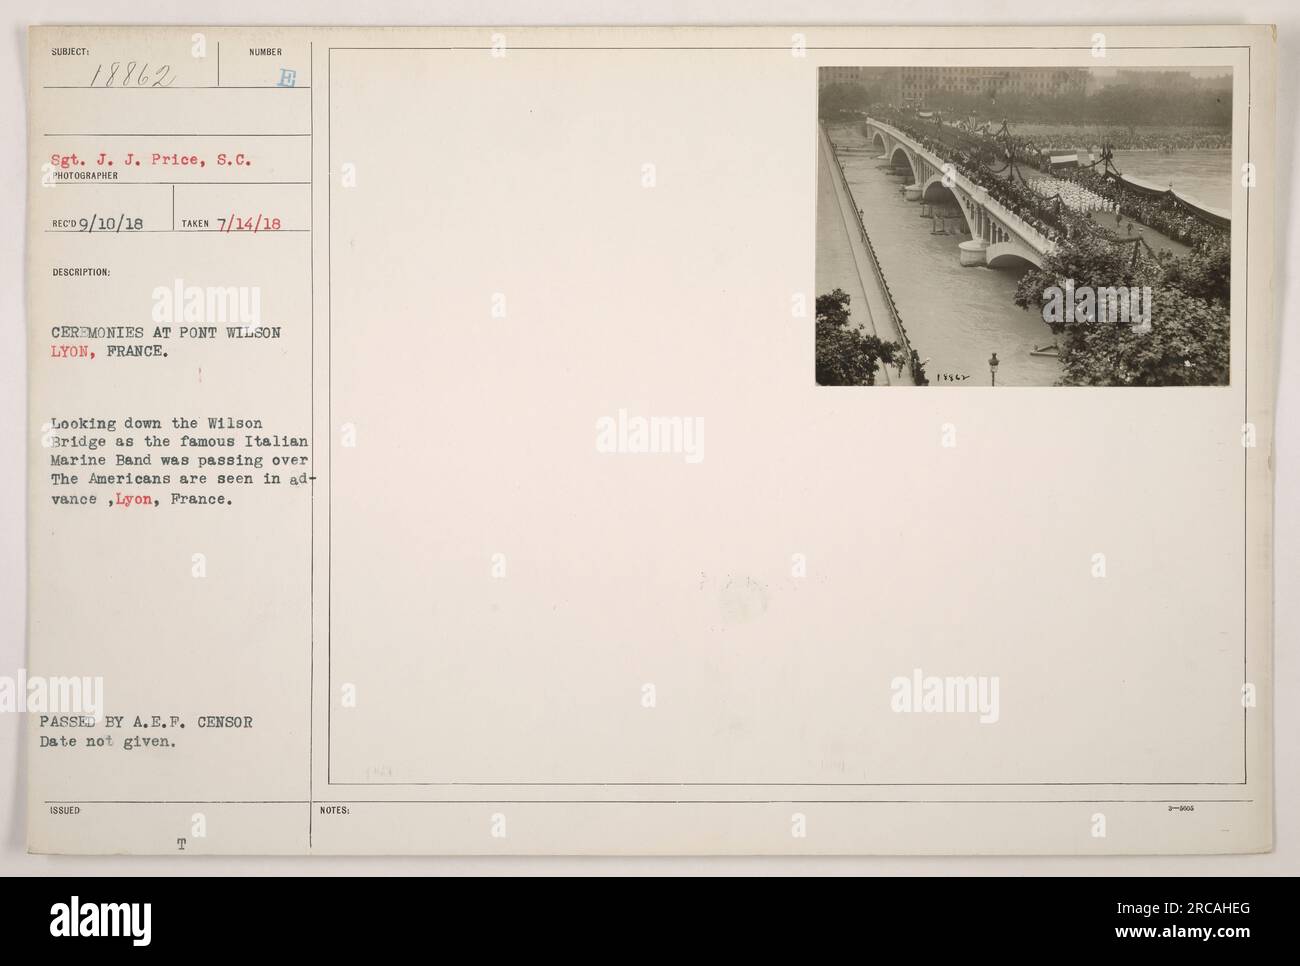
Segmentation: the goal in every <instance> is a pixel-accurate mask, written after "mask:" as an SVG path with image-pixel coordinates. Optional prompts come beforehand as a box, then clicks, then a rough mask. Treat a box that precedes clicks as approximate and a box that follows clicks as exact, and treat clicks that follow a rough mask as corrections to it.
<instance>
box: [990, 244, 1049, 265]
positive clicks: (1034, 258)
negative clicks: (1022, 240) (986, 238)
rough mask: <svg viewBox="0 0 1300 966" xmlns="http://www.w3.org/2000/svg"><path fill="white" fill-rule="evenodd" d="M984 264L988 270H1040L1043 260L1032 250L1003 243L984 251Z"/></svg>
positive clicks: (1023, 246)
mask: <svg viewBox="0 0 1300 966" xmlns="http://www.w3.org/2000/svg"><path fill="white" fill-rule="evenodd" d="M984 264H985V265H987V266H988V267H989V268H1042V267H1043V259H1042V257H1041V256H1039V254H1038V252H1036V251H1034V250H1033V249H1032V248H1029V247H1027V246H1025V245H1019V244H1016V243H1015V242H1014V241H1005V242H998V243H997V244H996V245H990V246H989V247H988V248H987V249H985V251H984Z"/></svg>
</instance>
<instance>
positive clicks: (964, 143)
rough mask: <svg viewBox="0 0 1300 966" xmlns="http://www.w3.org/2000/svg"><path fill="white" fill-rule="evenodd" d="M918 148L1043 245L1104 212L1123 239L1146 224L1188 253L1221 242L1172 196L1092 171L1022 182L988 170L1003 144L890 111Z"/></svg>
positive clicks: (1006, 169) (1007, 170) (1090, 226)
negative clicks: (1124, 225)
mask: <svg viewBox="0 0 1300 966" xmlns="http://www.w3.org/2000/svg"><path fill="white" fill-rule="evenodd" d="M882 119H883V120H886V122H887V123H889V124H892V125H893V126H895V127H897V128H898V129H899V130H901V131H903V132H904V133H905V134H907V136H908V137H910V138H912V139H913V140H915V141H917V142H918V143H919V144H921V145H922V146H923V147H925V148H927V149H928V150H930V151H933V152H934V153H935V154H937V155H939V156H940V157H942V158H944V159H945V160H947V161H948V162H950V163H951V164H952V165H953V167H954V168H955V169H956V170H957V171H958V172H959V173H960V174H962V175H963V176H964V177H966V178H967V179H969V180H970V181H972V182H974V183H975V184H976V185H978V186H980V187H982V188H984V189H986V190H987V191H988V193H989V195H990V197H992V198H994V199H995V200H997V201H998V202H1000V203H1001V204H1002V205H1003V207H1005V208H1007V209H1009V210H1010V211H1011V212H1012V213H1013V214H1015V215H1016V216H1017V217H1019V218H1020V219H1021V220H1022V221H1024V222H1025V223H1026V224H1028V225H1030V226H1031V227H1032V228H1034V229H1036V230H1037V231H1038V232H1040V233H1041V234H1042V235H1044V236H1045V237H1046V238H1047V239H1048V240H1049V241H1053V242H1056V241H1061V240H1064V239H1070V238H1073V237H1076V236H1077V234H1078V233H1080V232H1095V231H1099V230H1101V228H1100V226H1099V225H1098V223H1096V222H1095V221H1093V219H1092V218H1091V214H1092V213H1093V212H1104V213H1106V214H1113V215H1115V216H1116V224H1117V225H1118V224H1119V223H1120V218H1121V216H1122V217H1127V218H1128V219H1129V221H1130V224H1129V229H1130V231H1129V233H1128V234H1129V235H1130V236H1131V235H1132V234H1133V230H1134V229H1135V228H1136V229H1137V230H1138V231H1139V232H1140V226H1141V225H1146V226H1148V227H1150V228H1153V229H1155V230H1156V231H1158V232H1160V233H1161V234H1163V235H1165V236H1167V237H1169V238H1173V239H1175V240H1176V241H1179V242H1182V243H1183V244H1185V245H1189V246H1191V247H1193V248H1196V247H1200V246H1202V245H1205V244H1210V243H1217V242H1219V241H1221V240H1222V239H1223V238H1224V237H1225V235H1226V230H1225V229H1223V228H1220V227H1219V226H1217V225H1214V224H1212V223H1210V222H1208V221H1206V220H1205V219H1203V218H1201V217H1199V216H1198V215H1196V214H1195V213H1193V212H1192V211H1190V210H1188V208H1187V207H1186V206H1184V205H1183V204H1182V203H1181V202H1179V201H1178V199H1176V198H1174V197H1173V196H1172V195H1169V194H1164V195H1152V194H1145V193H1140V192H1138V191H1136V190H1134V189H1133V188H1131V187H1128V186H1125V184H1124V183H1123V182H1122V181H1120V180H1118V179H1116V178H1114V177H1110V176H1106V175H1103V174H1100V173H1098V172H1097V170H1096V169H1095V168H1089V167H1081V168H1075V169H1072V170H1071V171H1070V173H1069V174H1068V175H1066V176H1065V177H1048V178H1033V179H1030V180H1028V181H1026V180H1024V179H1023V178H1021V179H1020V180H1019V181H1018V180H1017V179H1016V178H1015V177H1013V170H1012V168H1011V166H1010V165H1009V164H1006V163H1004V164H1003V166H1002V167H1001V168H998V169H996V173H995V171H994V170H992V169H990V168H989V166H988V162H989V159H990V157H991V156H993V157H996V155H997V152H999V151H1000V152H1001V154H1002V156H1003V157H1004V158H1005V154H1006V153H1007V148H1006V146H1005V145H1001V144H998V145H996V151H995V150H994V148H995V146H994V145H992V144H991V143H990V142H989V140H988V139H981V141H980V142H979V143H976V142H975V141H973V140H972V138H973V137H975V136H973V135H971V134H969V133H966V132H962V133H961V134H960V135H957V136H954V134H955V132H954V131H953V130H952V129H951V128H948V127H946V126H943V125H937V124H933V123H927V122H924V121H918V120H916V119H915V118H913V117H910V116H909V115H907V114H904V113H902V112H897V111H894V112H890V113H889V116H888V117H887V118H882ZM1023 144H1024V142H1012V146H1011V153H1012V155H1013V157H1014V158H1015V159H1016V160H1017V161H1024V160H1028V159H1029V157H1030V155H1029V153H1028V152H1024V156H1023V157H1021V153H1022V149H1023Z"/></svg>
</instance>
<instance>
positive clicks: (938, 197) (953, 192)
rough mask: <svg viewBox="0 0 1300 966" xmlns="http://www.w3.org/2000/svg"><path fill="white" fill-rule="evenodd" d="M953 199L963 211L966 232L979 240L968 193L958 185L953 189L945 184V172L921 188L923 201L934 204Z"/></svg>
mask: <svg viewBox="0 0 1300 966" xmlns="http://www.w3.org/2000/svg"><path fill="white" fill-rule="evenodd" d="M948 198H951V199H952V200H953V201H954V202H956V204H957V207H958V208H960V209H961V216H962V218H963V219H964V220H965V222H966V232H967V234H969V235H970V236H971V238H979V232H978V231H976V229H975V225H974V223H973V222H972V221H971V200H970V197H969V196H968V195H967V194H966V192H964V191H962V190H961V189H960V188H958V187H957V186H956V185H953V186H952V187H951V188H950V187H948V186H947V185H946V184H944V183H943V172H942V171H936V172H935V173H934V174H932V175H931V176H930V178H929V180H928V181H926V182H925V184H924V185H923V186H922V188H921V200H922V201H928V202H930V203H931V204H933V203H934V202H936V201H947V200H948Z"/></svg>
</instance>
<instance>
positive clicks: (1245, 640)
mask: <svg viewBox="0 0 1300 966" xmlns="http://www.w3.org/2000/svg"><path fill="white" fill-rule="evenodd" d="M491 49H492V47H490V46H487V47H484V46H436V47H419V46H416V47H405V46H398V47H379V46H374V47H372V46H340V47H329V48H328V55H327V56H328V60H327V67H326V111H327V138H328V142H329V146H328V151H329V161H330V163H329V171H330V184H329V188H328V195H327V209H326V211H327V216H326V248H327V259H326V266H327V271H326V293H327V315H328V318H329V323H328V324H329V328H328V330H327V339H326V343H327V351H326V365H327V367H328V368H327V379H326V386H327V389H326V392H327V397H326V404H327V411H328V416H329V419H330V425H331V437H330V446H329V450H328V462H327V473H328V475H329V480H330V488H329V497H328V510H327V524H326V545H327V558H326V572H327V578H326V589H327V602H326V614H327V618H326V663H327V679H328V686H329V695H328V696H327V697H328V702H327V705H326V707H327V711H326V715H327V724H326V749H325V754H326V768H325V771H326V782H325V783H326V785H327V786H351V787H356V786H363V787H374V788H400V787H418V786H439V787H448V786H475V787H490V786H495V785H501V786H510V787H521V788H523V787H595V786H600V787H614V788H624V787H655V786H670V787H671V786H676V787H683V788H688V787H706V788H707V787H778V788H779V787H795V788H802V787H832V788H856V787H903V788H914V787H915V788H919V787H928V786H938V787H948V788H959V787H989V788H1000V787H1079V786H1086V787H1102V786H1105V787H1132V786H1137V787H1148V788H1158V787H1214V786H1238V785H1240V786H1244V785H1246V784H1248V781H1247V763H1248V760H1249V722H1248V719H1249V712H1248V709H1247V708H1246V707H1244V706H1243V708H1242V752H1243V762H1242V779H1241V781H1239V782H955V783H954V782H853V783H847V782H669V781H652V782H519V781H496V780H494V781H489V782H481V781H480V782H474V781H414V782H335V781H334V780H333V775H332V770H333V754H332V749H333V709H334V700H333V662H332V654H333V644H334V641H333V622H332V617H333V596H334V595H333V547H334V543H333V510H334V487H333V438H332V433H333V430H332V426H333V418H334V408H333V330H334V313H333V291H334V273H333V204H332V202H333V194H334V184H333V175H332V172H333V168H334V165H333V154H334V138H333V99H332V96H331V95H332V92H333V61H334V51H335V50H349V51H377V52H387V51H398V50H403V51H470V50H479V51H486V50H491ZM789 49H790V47H789V45H785V44H783V45H779V46H770V47H769V46H748V47H681V46H677V47H660V46H656V47H569V46H538V47H516V46H512V47H511V48H510V50H511V51H512V52H513V51H520V50H537V51H638V50H646V51H700V52H709V53H723V52H728V51H755V50H772V51H778V50H779V51H789ZM805 49H807V50H817V51H886V52H900V53H908V52H913V51H915V52H923V53H924V52H930V51H936V50H951V51H973V52H980V51H989V50H1040V51H1042V50H1047V51H1051V50H1060V51H1081V50H1090V49H1091V47H1090V46H1087V45H1085V46H998V47H990V46H979V47H972V46H962V47H822V46H809V47H806V48H805ZM1108 49H1110V50H1140V51H1184V50H1245V51H1246V82H1245V83H1246V157H1247V160H1249V159H1250V134H1251V127H1252V122H1253V117H1252V111H1253V100H1252V96H1251V95H1252V86H1253V64H1252V61H1251V45H1250V44H1196V45H1187V46H1178V47H1149V46H1134V47H1128V46H1111V47H1109V48H1108ZM822 66H838V65H818V69H820V67H822ZM885 66H892V65H885ZM902 66H906V65H902ZM1011 66H1015V65H1011ZM1152 66H1161V65H1152ZM1170 66H1174V67H1177V66H1179V65H1170ZM1233 84H1234V87H1233V91H1234V97H1235V92H1236V86H1235V85H1236V67H1235V65H1234V67H1233ZM1245 208H1246V218H1245V222H1246V228H1245V232H1246V241H1245V253H1244V254H1245V263H1246V271H1245V275H1246V277H1245V279H1244V280H1243V281H1244V282H1245V286H1246V291H1245V294H1244V295H1243V297H1242V301H1243V307H1242V341H1243V346H1244V353H1243V368H1244V370H1245V375H1244V377H1243V387H1242V388H1243V410H1244V416H1245V417H1246V418H1244V419H1243V422H1248V421H1249V418H1248V417H1249V413H1250V405H1249V346H1250V327H1249V322H1248V319H1249V314H1250V313H1249V304H1250V289H1249V274H1250V191H1249V190H1247V192H1246V204H1245ZM1229 325H1230V326H1231V319H1230V320H1229ZM312 378H313V400H314V379H315V368H314V366H313V372H312ZM1229 381H1230V382H1231V376H1229ZM1242 450H1243V457H1242V460H1243V481H1244V486H1245V489H1244V491H1243V494H1242V497H1243V504H1244V505H1243V514H1242V525H1243V560H1242V564H1243V574H1242V587H1243V600H1242V604H1243V620H1242V670H1243V686H1244V685H1245V684H1246V683H1248V682H1247V681H1245V679H1244V676H1245V675H1246V673H1247V663H1248V659H1249V646H1250V639H1249V636H1248V635H1247V620H1248V617H1249V611H1250V606H1249V604H1250V601H1249V579H1250V560H1249V526H1248V519H1247V511H1248V508H1249V503H1250V493H1249V484H1250V480H1249V454H1248V451H1247V448H1246V447H1244V446H1243V447H1242ZM313 577H314V575H313ZM313 593H314V582H313ZM313 617H314V615H313ZM313 664H314V662H313ZM313 673H314V670H313ZM313 683H314V682H313ZM313 751H314V749H313ZM552 801H554V803H556V804H616V805H620V804H660V803H661V802H660V801H654V802H650V803H640V802H633V801H629V800H626V799H621V800H620V799H609V800H604V799H601V800H596V801H593V802H590V803H586V802H577V801H573V800H563V799H561V800H549V799H548V800H542V801H538V802H528V801H522V800H510V799H494V800H491V801H490V804H551V803H552ZM801 801H802V800H801ZM958 801H969V800H958ZM1046 801H1049V802H1055V801H1057V800H1056V799H1049V800H1046ZM1086 801H1087V802H1089V803H1092V802H1095V801H1101V800H1086ZM1125 801H1129V800H1125ZM1133 801H1134V803H1135V804H1142V803H1146V804H1159V803H1158V802H1154V801H1152V800H1145V799H1138V800H1133ZM1233 801H1245V802H1253V799H1244V800H1243V799H1237V800H1233ZM903 802H907V803H916V804H924V803H933V804H952V802H949V801H947V800H941V801H939V802H929V800H923V799H902V800H899V801H898V802H896V803H895V804H898V803H903ZM380 803H383V804H389V803H417V802H415V801H414V800H409V799H380V800H373V801H369V802H365V804H380ZM486 803H488V802H484V803H475V802H465V801H458V800H455V799H448V800H445V801H443V800H438V801H437V802H430V803H429V804H486ZM663 803H666V804H728V805H735V804H740V805H745V804H760V803H759V802H757V801H755V800H736V801H725V802H708V801H704V800H699V799H687V800H682V801H671V802H669V801H667V800H664V801H663ZM766 803H769V804H770V803H773V802H771V801H768V802H766ZM778 803H783V802H778ZM804 803H807V804H818V803H817V802H807V801H805V802H804ZM831 803H835V804H878V803H880V802H879V801H878V800H875V799H868V800H865V801H863V802H850V801H846V800H839V799H837V800H831ZM349 804H350V802H349ZM988 804H1008V805H1014V804H1034V802H1029V801H1027V800H1023V799H1022V800H1016V799H997V800H991V801H990V802H988Z"/></svg>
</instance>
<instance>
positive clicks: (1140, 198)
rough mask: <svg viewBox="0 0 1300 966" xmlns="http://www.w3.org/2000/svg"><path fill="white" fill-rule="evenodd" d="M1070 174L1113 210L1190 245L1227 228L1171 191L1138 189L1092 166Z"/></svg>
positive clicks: (1201, 243) (1199, 244) (1220, 234)
mask: <svg viewBox="0 0 1300 966" xmlns="http://www.w3.org/2000/svg"><path fill="white" fill-rule="evenodd" d="M1070 177H1071V181H1073V182H1074V183H1075V184H1076V185H1078V187H1079V189H1080V190H1084V191H1089V192H1092V193H1096V194H1098V195H1100V196H1102V197H1103V198H1106V199H1107V200H1108V201H1109V202H1110V203H1111V204H1112V205H1114V207H1113V208H1112V209H1111V210H1112V211H1113V212H1114V213H1115V214H1117V215H1122V216H1124V217H1126V218H1129V219H1130V220H1132V221H1136V222H1139V223H1141V224H1143V225H1147V226H1149V227H1151V228H1154V229H1155V230H1156V231H1158V232H1160V233H1161V234H1162V235H1164V236H1166V237H1168V238H1172V239H1174V240H1175V241H1178V242H1182V243H1183V244H1184V245H1187V246H1189V247H1191V248H1200V247H1203V246H1204V245H1207V244H1214V243H1218V242H1219V241H1221V240H1223V239H1224V238H1226V236H1227V229H1225V228H1220V227H1219V226H1218V225H1215V224H1212V223H1210V222H1207V221H1206V220H1205V219H1204V218H1201V217H1199V216H1197V215H1196V214H1194V213H1193V212H1192V211H1190V210H1188V208H1187V207H1186V206H1185V205H1183V203H1182V202H1180V201H1179V200H1178V199H1177V198H1175V197H1174V196H1173V195H1172V194H1148V193H1145V192H1139V191H1136V190H1134V189H1133V188H1131V187H1126V186H1125V184H1124V182H1122V181H1120V180H1119V179H1117V178H1113V177H1106V176H1105V175H1101V174H1098V173H1097V172H1096V171H1092V170H1086V169H1079V170H1078V171H1076V172H1074V173H1073V174H1072V175H1071V176H1070Z"/></svg>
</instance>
